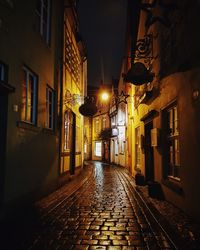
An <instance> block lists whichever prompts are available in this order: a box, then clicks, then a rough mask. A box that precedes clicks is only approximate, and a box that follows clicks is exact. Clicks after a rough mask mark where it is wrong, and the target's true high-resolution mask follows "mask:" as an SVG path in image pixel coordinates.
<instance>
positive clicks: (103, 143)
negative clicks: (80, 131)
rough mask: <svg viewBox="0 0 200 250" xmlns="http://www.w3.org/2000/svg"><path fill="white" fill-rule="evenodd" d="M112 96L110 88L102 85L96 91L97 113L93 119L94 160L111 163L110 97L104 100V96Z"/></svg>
mask: <svg viewBox="0 0 200 250" xmlns="http://www.w3.org/2000/svg"><path fill="white" fill-rule="evenodd" d="M104 93H107V94H108V95H110V86H108V85H104V84H102V85H100V87H99V89H97V91H96V105H97V109H98V111H97V113H96V114H95V115H94V116H93V117H92V160H102V161H105V162H110V136H109V130H110V117H109V96H108V99H107V100H103V99H102V94H104Z"/></svg>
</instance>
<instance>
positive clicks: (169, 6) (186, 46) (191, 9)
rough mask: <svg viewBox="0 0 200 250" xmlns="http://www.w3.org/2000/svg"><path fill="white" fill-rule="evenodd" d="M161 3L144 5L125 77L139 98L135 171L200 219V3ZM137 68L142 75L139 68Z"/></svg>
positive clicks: (134, 135) (134, 140)
mask: <svg viewBox="0 0 200 250" xmlns="http://www.w3.org/2000/svg"><path fill="white" fill-rule="evenodd" d="M156 3H157V4H155V5H154V4H153V3H152V1H142V5H141V8H138V13H139V15H138V17H139V19H138V28H137V29H135V31H136V34H137V35H136V39H135V38H134V37H132V36H131V34H130V36H129V37H130V39H132V40H133V42H132V49H130V53H131V57H132V58H133V61H132V63H131V65H130V67H132V69H131V71H129V75H128V73H127V75H126V76H129V77H130V78H129V79H128V80H127V84H128V85H130V82H131V84H132V86H131V87H130V90H129V93H130V96H132V98H133V99H134V100H133V107H129V110H128V123H129V124H132V125H131V130H129V131H128V137H130V138H131V142H132V148H129V150H130V152H131V153H132V154H133V155H134V159H133V160H132V173H133V175H135V174H136V173H138V172H141V173H142V174H143V175H144V177H145V180H146V183H147V184H148V185H149V188H152V186H151V185H153V184H154V183H156V184H160V187H161V189H162V192H163V195H164V197H165V198H166V199H167V200H168V201H170V202H172V203H173V204H175V205H176V206H178V207H180V208H181V209H183V210H184V211H186V212H187V213H188V214H190V215H191V216H193V217H194V218H196V219H198V220H200V213H199V211H200V200H199V197H198V196H197V195H196V194H195V192H196V191H195V190H197V189H198V186H199V180H200V179H199V176H200V175H199V174H200V173H199V167H198V165H199V162H200V158H199V153H198V151H199V145H200V138H199V127H200V119H199V109H200V95H199V93H200V92H199V91H200V90H199V80H200V68H199V60H198V58H199V53H200V50H199V46H198V44H199V40H200V33H199V32H197V30H196V28H195V25H196V24H197V23H198V22H199V15H198V10H199V9H200V5H199V2H198V1H194V2H193V3H189V2H188V1H171V2H170V1H169V2H167V3H166V5H163V4H162V3H161V2H159V1H156ZM134 39H135V41H134ZM142 46H143V47H142ZM133 49H134V50H133ZM136 63H137V64H136ZM138 63H139V64H138ZM138 66H141V67H142V70H141V71H138V68H137V69H136V70H134V67H138ZM140 69H141V68H140ZM138 72H139V73H140V74H141V75H140V77H139V78H138V75H137V73H138ZM141 72H142V73H141ZM139 73H138V74H139ZM131 110H132V111H131ZM131 112H132V114H131V115H130V113H131ZM130 152H129V154H130Z"/></svg>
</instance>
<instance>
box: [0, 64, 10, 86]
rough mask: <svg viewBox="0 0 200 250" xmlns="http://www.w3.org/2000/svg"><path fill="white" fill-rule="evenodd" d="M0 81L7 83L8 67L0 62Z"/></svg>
mask: <svg viewBox="0 0 200 250" xmlns="http://www.w3.org/2000/svg"><path fill="white" fill-rule="evenodd" d="M0 81H1V82H4V83H8V66H7V65H6V64H5V63H3V62H1V61H0Z"/></svg>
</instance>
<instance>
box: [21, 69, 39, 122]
mask: <svg viewBox="0 0 200 250" xmlns="http://www.w3.org/2000/svg"><path fill="white" fill-rule="evenodd" d="M22 71H23V74H26V75H24V79H23V80H25V104H24V105H25V108H24V109H25V110H24V112H25V113H24V118H23V113H22V112H23V102H22V109H21V120H22V121H23V122H26V123H30V124H33V125H36V124H37V104H38V103H37V101H38V100H37V99H38V76H37V75H36V74H35V73H34V72H33V71H32V70H31V69H30V68H29V67H27V66H23V67H22ZM30 76H31V77H32V79H33V89H32V92H31V103H32V102H33V104H32V105H31V108H30V114H28V112H29V107H28V106H29V102H30V101H29V100H28V97H29V96H30V93H29V88H30V87H29V80H30ZM23 85H24V83H23V82H22V85H21V87H22V92H23V88H24V86H23ZM32 93H33V97H32ZM22 100H23V93H22ZM31 110H32V111H31ZM28 116H30V119H29V118H28Z"/></svg>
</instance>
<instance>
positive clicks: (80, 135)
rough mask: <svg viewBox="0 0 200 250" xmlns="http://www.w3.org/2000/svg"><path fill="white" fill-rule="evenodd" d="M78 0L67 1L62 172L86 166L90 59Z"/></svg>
mask: <svg viewBox="0 0 200 250" xmlns="http://www.w3.org/2000/svg"><path fill="white" fill-rule="evenodd" d="M75 2H76V1H65V11H64V46H63V48H64V51H63V84H62V90H61V99H62V101H61V105H60V107H61V110H60V114H61V117H62V119H61V120H62V121H61V124H62V125H61V126H62V128H61V144H60V150H61V152H60V174H62V175H63V176H64V175H66V174H68V173H70V174H74V173H75V171H76V170H80V169H81V168H82V166H83V158H84V153H83V152H84V148H83V147H84V146H83V145H84V131H83V122H84V120H83V116H82V115H81V114H80V113H79V107H80V105H81V103H82V102H83V97H84V96H85V95H86V84H87V59H86V51H85V45H84V43H83V41H82V38H81V35H80V33H79V23H78V18H77V12H76V4H75Z"/></svg>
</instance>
